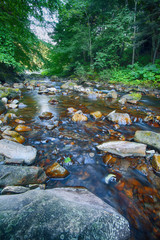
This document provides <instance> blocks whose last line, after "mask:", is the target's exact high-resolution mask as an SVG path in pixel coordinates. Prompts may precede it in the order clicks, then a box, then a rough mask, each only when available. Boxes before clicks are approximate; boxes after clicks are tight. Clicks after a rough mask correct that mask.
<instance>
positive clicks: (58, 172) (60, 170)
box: [46, 162, 69, 178]
mask: <svg viewBox="0 0 160 240" xmlns="http://www.w3.org/2000/svg"><path fill="white" fill-rule="evenodd" d="M46 174H47V176H48V177H51V178H65V177H67V176H68V175H69V172H68V170H67V169H65V168H64V167H62V166H61V165H60V164H59V163H57V162H56V163H53V165H51V166H50V167H48V168H47V170H46Z"/></svg>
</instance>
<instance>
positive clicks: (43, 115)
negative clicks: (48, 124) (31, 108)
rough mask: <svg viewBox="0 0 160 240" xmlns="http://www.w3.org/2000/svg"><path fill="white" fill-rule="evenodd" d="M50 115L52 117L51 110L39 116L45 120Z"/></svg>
mask: <svg viewBox="0 0 160 240" xmlns="http://www.w3.org/2000/svg"><path fill="white" fill-rule="evenodd" d="M52 117H53V114H52V113H51V112H43V113H42V114H41V115H40V116H39V118H40V119H46V120H48V119H51V118H52Z"/></svg>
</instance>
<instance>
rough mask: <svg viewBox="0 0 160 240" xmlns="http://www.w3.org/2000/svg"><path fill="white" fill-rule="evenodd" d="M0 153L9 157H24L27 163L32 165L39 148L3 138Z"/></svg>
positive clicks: (0, 142)
mask: <svg viewBox="0 0 160 240" xmlns="http://www.w3.org/2000/svg"><path fill="white" fill-rule="evenodd" d="M0 154H2V155H4V156H6V157H8V158H20V159H24V161H25V164H27V165H30V164H32V163H34V160H35V158H36V154H37V150H36V149H35V148H34V147H31V146H24V145H22V144H19V143H15V142H12V141H8V140H6V139H2V140H0Z"/></svg>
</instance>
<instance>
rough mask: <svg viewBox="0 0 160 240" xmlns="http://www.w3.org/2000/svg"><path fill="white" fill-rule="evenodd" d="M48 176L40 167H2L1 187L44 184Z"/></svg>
mask: <svg viewBox="0 0 160 240" xmlns="http://www.w3.org/2000/svg"><path fill="white" fill-rule="evenodd" d="M46 178H47V176H46V174H45V172H44V171H43V169H42V168H40V167H29V166H8V165H1V166H0V186H1V187H5V186H11V185H23V186H25V185H29V184H36V183H43V182H44V181H45V180H46Z"/></svg>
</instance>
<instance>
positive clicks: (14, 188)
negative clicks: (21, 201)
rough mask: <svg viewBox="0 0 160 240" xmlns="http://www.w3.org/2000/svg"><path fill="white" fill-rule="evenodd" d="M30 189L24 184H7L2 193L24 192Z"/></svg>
mask: <svg viewBox="0 0 160 240" xmlns="http://www.w3.org/2000/svg"><path fill="white" fill-rule="evenodd" d="M28 190H30V189H29V188H27V187H23V186H7V187H5V188H3V189H2V192H1V194H2V195H4V194H20V193H24V192H27V191H28Z"/></svg>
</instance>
